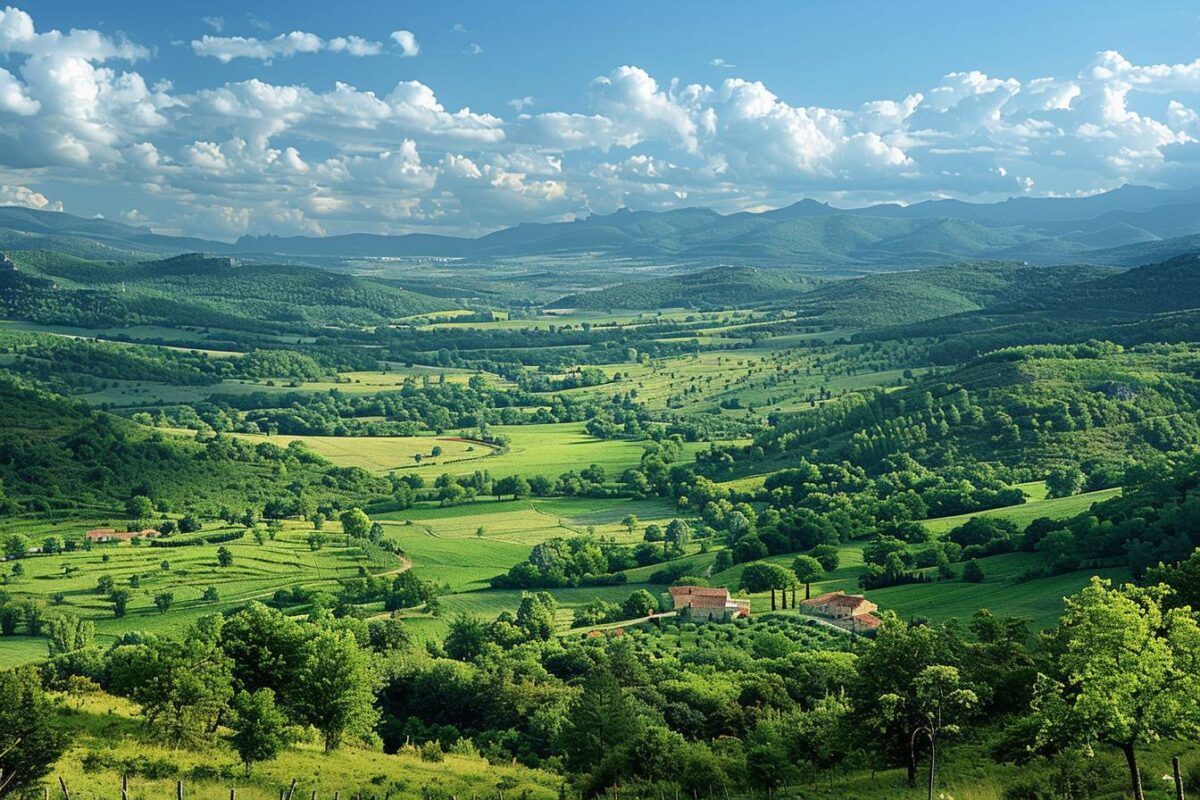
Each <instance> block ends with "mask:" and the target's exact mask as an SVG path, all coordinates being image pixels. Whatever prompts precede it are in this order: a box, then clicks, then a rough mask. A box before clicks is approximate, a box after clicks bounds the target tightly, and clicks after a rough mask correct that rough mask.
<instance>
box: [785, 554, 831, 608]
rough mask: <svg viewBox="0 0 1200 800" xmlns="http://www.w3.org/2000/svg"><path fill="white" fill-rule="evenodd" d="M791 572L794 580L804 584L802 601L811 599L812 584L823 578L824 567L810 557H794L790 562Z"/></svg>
mask: <svg viewBox="0 0 1200 800" xmlns="http://www.w3.org/2000/svg"><path fill="white" fill-rule="evenodd" d="M792 572H793V573H795V575H796V580H798V581H800V582H801V583H803V584H804V599H805V600H807V599H809V598H810V597H812V583H813V581H819V580H820V579H821V578H823V577H825V567H823V566H821V562H820V561H818V560H817V559H815V558H813V557H812V556H796V560H795V561H793V562H792Z"/></svg>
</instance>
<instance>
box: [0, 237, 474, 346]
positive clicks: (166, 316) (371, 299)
mask: <svg viewBox="0 0 1200 800" xmlns="http://www.w3.org/2000/svg"><path fill="white" fill-rule="evenodd" d="M13 264H14V265H15V268H14V269H9V270H6V271H4V272H3V274H0V282H3V283H2V285H3V287H4V292H3V296H2V297H0V303H3V308H4V310H5V313H6V314H8V315H9V316H12V317H16V318H19V319H27V320H31V321H34V322H43V323H58V324H68V325H77V326H80V327H89V328H90V327H105V326H114V325H129V324H159V323H167V324H171V325H180V324H182V325H211V326H214V327H228V328H232V329H235V330H239V329H251V330H253V329H259V330H263V329H269V328H271V327H272V326H273V327H277V328H281V329H285V330H288V329H292V330H295V329H300V330H307V329H310V328H319V327H322V326H329V325H338V326H341V325H377V324H380V323H387V322H389V321H392V320H395V319H399V318H401V317H405V316H409V315H412V314H421V313H426V312H431V311H439V310H445V309H449V308H454V307H455V304H454V303H452V302H450V301H447V300H444V299H438V298H433V297H429V296H426V295H420V294H417V293H414V292H410V291H407V290H405V289H401V288H399V287H396V286H393V285H390V284H387V283H384V282H381V281H377V280H372V279H367V278H359V277H354V276H348V275H339V274H334V273H330V272H327V271H323V270H319V269H315V268H311V267H299V266H274V265H260V264H241V263H238V262H236V261H234V260H232V259H229V258H209V257H203V256H198V255H185V256H176V257H174V258H169V259H165V260H161V261H147V262H140V263H135V264H126V263H116V262H98V261H90V260H85V259H74V258H60V257H58V256H54V255H50V254H47V253H36V252H35V253H18V254H15V256H14V258H13Z"/></svg>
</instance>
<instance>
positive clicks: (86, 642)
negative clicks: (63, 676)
mask: <svg viewBox="0 0 1200 800" xmlns="http://www.w3.org/2000/svg"><path fill="white" fill-rule="evenodd" d="M47 628H48V630H47V634H48V637H49V641H48V642H47V643H46V646H47V647H48V648H49V651H50V655H51V657H53V656H57V655H62V654H63V653H70V652H73V651H75V650H80V649H82V648H84V647H90V646H91V645H92V643H93V642H95V640H96V623H94V622H92V621H91V620H88V619H83V618H82V617H80V616H79V615H78V614H72V613H63V614H57V615H55V616H53V617H51V618H50V622H49V624H48V626H47Z"/></svg>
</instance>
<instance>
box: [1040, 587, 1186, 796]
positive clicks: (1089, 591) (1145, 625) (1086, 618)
mask: <svg viewBox="0 0 1200 800" xmlns="http://www.w3.org/2000/svg"><path fill="white" fill-rule="evenodd" d="M1168 592H1169V589H1168V588H1167V587H1165V586H1152V587H1145V588H1140V587H1136V586H1132V585H1128V584H1127V585H1125V586H1121V587H1114V586H1113V585H1112V582H1111V581H1107V580H1102V579H1100V578H1098V577H1094V578H1092V582H1091V585H1090V586H1088V587H1086V588H1085V589H1084V590H1083V591H1081V592H1080V593H1079V594H1077V595H1074V596H1073V597H1069V598H1067V601H1066V606H1067V608H1066V613H1064V614H1063V616H1062V618H1061V619H1060V621H1059V627H1058V631H1057V638H1058V642H1057V644H1058V648H1057V652H1058V656H1057V658H1056V661H1055V664H1054V671H1053V674H1051V675H1040V676H1038V681H1037V685H1036V686H1035V688H1034V709H1035V718H1036V719H1037V721H1038V723H1039V727H1040V738H1041V741H1042V742H1044V743H1053V744H1080V745H1085V746H1086V745H1094V744H1104V745H1108V746H1110V747H1114V748H1116V749H1117V750H1119V751H1120V752H1121V753H1122V754H1123V755H1124V756H1125V762H1126V764H1127V766H1128V768H1129V783H1130V788H1131V790H1132V794H1133V797H1134V798H1136V800H1144V798H1145V792H1144V790H1143V788H1142V777H1141V770H1140V767H1139V765H1138V758H1137V748H1138V746H1139V745H1143V744H1145V743H1147V742H1152V741H1155V740H1157V739H1162V738H1178V739H1184V740H1188V739H1193V740H1194V739H1195V738H1197V737H1198V736H1200V624H1197V618H1196V614H1195V613H1194V612H1193V611H1191V609H1188V608H1170V609H1168V608H1166V607H1165V606H1166V598H1167V594H1168Z"/></svg>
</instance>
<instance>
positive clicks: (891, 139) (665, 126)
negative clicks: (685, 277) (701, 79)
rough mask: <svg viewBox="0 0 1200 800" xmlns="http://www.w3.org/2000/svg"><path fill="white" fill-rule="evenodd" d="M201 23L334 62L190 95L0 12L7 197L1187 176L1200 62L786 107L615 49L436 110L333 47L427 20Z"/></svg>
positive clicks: (764, 193) (408, 227) (324, 229)
mask: <svg viewBox="0 0 1200 800" xmlns="http://www.w3.org/2000/svg"><path fill="white" fill-rule="evenodd" d="M196 22H197V27H198V29H199V28H200V27H203V28H205V29H207V31H208V32H207V33H203V34H202V35H200V34H199V33H198V35H197V36H195V38H194V39H192V40H190V41H188V42H185V43H180V45H181V46H184V47H186V48H188V49H189V50H190V51H191V55H192V57H194V58H196V59H201V60H205V61H208V63H209V64H214V63H215V64H216V65H227V64H229V63H230V62H233V61H238V62H239V63H242V64H251V65H253V64H255V63H261V64H262V66H264V67H266V66H267V65H269V64H270V63H271V62H272V61H273V60H274V59H307V58H319V59H328V63H327V64H326V65H325V68H324V72H325V73H326V74H328V75H329V76H330V77H329V79H328V83H327V85H320V86H309V85H303V84H300V83H285V82H279V83H275V82H272V81H270V80H268V79H266V78H261V77H251V78H244V79H240V80H228V81H223V80H222V79H221V77H220V74H221V71H222V70H221V69H220V68H217V69H212V70H207V71H205V75H206V76H209V77H211V81H210V83H208V84H207V85H205V86H203V87H202V88H196V89H193V90H190V91H180V90H177V89H176V88H175V86H174V85H173V84H172V83H171V82H170V81H169V80H164V79H159V80H155V81H149V80H147V79H146V78H145V77H143V75H142V74H141V72H140V71H139V70H142V69H144V67H143V65H144V64H148V63H152V62H153V61H154V59H155V58H156V57H158V55H157V53H156V50H155V49H154V48H151V47H147V46H145V45H143V44H140V43H138V42H134V41H130V40H127V39H124V38H121V37H114V36H111V35H109V34H107V33H104V32H101V31H99V30H94V29H87V28H80V29H72V30H70V31H69V32H67V33H63V32H61V31H58V30H52V29H51V30H44V29H40V28H39V27H38V25H37V22H36V20H35V19H34V18H33V17H32V16H31V15H30V14H29V13H27V12H26V11H24V10H21V9H19V8H13V7H9V8H5V9H4V10H3V11H2V12H0V53H3V54H4V55H5V56H6V58H7V62H6V67H5V68H0V204H4V205H14V204H15V205H24V206H29V207H32V208H42V209H59V210H61V209H63V208H64V205H65V210H67V211H76V209H74V208H72V207H71V205H70V204H69V203H66V204H64V203H63V202H61V201H60V199H59V198H58V197H56V195H55V191H54V190H55V187H72V188H73V189H75V190H79V189H81V188H82V189H87V188H89V187H90V188H91V189H94V191H95V193H96V196H97V197H98V198H100V199H98V200H97V201H96V202H97V204H98V205H99V206H100V207H101V208H100V210H101V212H102V213H103V214H104V215H105V216H108V217H110V218H114V219H125V220H128V221H132V222H137V223H139V224H150V225H152V226H154V227H155V229H156V230H160V231H163V232H179V233H186V234H194V235H205V236H215V237H220V238H232V237H236V236H239V235H241V234H245V233H276V234H297V233H304V234H317V235H320V234H326V233H344V232H349V231H375V232H407V231H416V230H422V231H430V232H445V233H452V234H472V233H480V232H483V231H486V230H491V229H493V228H495V227H498V226H502V225H511V224H515V223H517V222H521V221H553V220H563V219H571V218H574V217H580V216H586V215H587V214H590V213H594V212H608V211H612V210H614V209H616V208H618V207H621V206H629V207H631V208H638V209H656V210H661V209H668V208H673V207H682V206H695V205H705V206H711V207H713V208H717V209H719V210H723V211H732V210H740V209H752V208H757V207H765V206H777V205H782V204H785V203H787V202H791V201H793V200H795V199H798V198H799V197H801V196H807V197H816V198H819V199H826V200H832V201H840V202H842V203H847V204H861V203H865V202H872V201H885V200H900V201H911V200H919V199H927V198H935V197H950V196H952V197H961V198H965V199H972V198H976V199H985V200H990V199H997V198H1000V197H1006V196H1011V195H1014V194H1022V193H1025V194H1031V195H1038V196H1040V195H1056V194H1057V195H1067V194H1076V193H1090V192H1095V191H1100V190H1104V189H1108V188H1113V187H1115V186H1118V185H1120V184H1121V183H1124V182H1143V183H1151V184H1157V185H1169V186H1190V185H1193V184H1195V183H1197V182H1200V178H1198V175H1197V165H1200V112H1198V111H1197V110H1196V109H1197V108H1200V59H1198V60H1196V61H1193V62H1191V63H1179V64H1136V63H1132V62H1131V61H1130V60H1128V59H1127V58H1125V57H1124V56H1122V55H1121V53H1119V52H1116V51H1106V52H1101V53H1098V54H1097V55H1096V56H1095V58H1094V60H1093V61H1092V62H1091V63H1090V64H1086V65H1082V67H1081V69H1080V70H1079V71H1078V72H1077V73H1075V74H1073V75H1067V76H1061V77H1028V76H1025V77H1021V78H1014V77H1004V78H1000V77H993V76H990V75H986V74H984V73H982V72H978V71H955V72H950V73H948V74H946V75H945V77H944V78H942V80H941V81H940V82H939V83H937V85H934V86H927V87H914V90H913V91H912V92H911V93H909V94H907V95H906V96H904V97H893V98H887V99H880V100H875V101H872V102H867V103H864V104H861V105H859V106H857V107H855V108H847V109H841V108H827V107H820V106H806V105H801V104H797V103H795V102H793V101H789V100H785V99H783V98H781V97H779V96H777V95H775V94H774V93H773V92H772V91H771V90H770V88H769V87H768V86H766V85H764V83H762V82H760V81H755V80H749V79H745V78H741V77H736V74H737V73H736V67H735V65H732V64H729V63H728V62H727V61H725V60H724V59H722V58H713V59H712V60H711V61H708V62H707V63H709V64H715V65H717V66H719V67H720V68H721V69H722V70H724V71H725V72H726V73H727V74H728V77H725V78H724V79H723V80H721V81H719V82H717V83H714V84H712V85H710V84H707V83H696V82H692V83H689V82H686V81H684V80H681V79H676V78H670V79H666V78H662V77H660V76H655V75H651V74H650V73H649V72H648V71H647V70H645V69H642V68H641V67H638V66H634V65H617V66H615V67H614V68H612V69H611V70H610V71H608V72H607V73H606V74H602V75H598V76H596V77H595V78H594V79H593V80H592V81H591V82H590V83H589V84H587V85H586V86H580V87H579V105H578V107H577V108H573V109H565V110H552V109H549V108H543V107H542V104H541V103H537V104H536V105H535V102H534V99H533V98H532V97H528V96H526V97H522V98H518V99H516V100H513V101H510V106H511V111H510V112H506V114H507V116H500V115H498V114H492V113H483V112H478V111H473V110H472V109H471V108H469V107H465V106H464V107H462V108H459V109H453V108H447V107H445V106H444V105H443V103H442V102H441V101H439V99H438V96H437V93H436V91H435V88H434V87H431V86H428V85H426V84H424V83H421V82H419V81H416V80H399V81H397V82H396V83H395V84H394V85H391V87H390V88H389V89H388V90H387V91H384V92H376V91H371V90H365V89H359V88H357V87H356V86H354V85H352V84H351V83H349V82H346V81H342V80H338V79H337V74H338V64H339V61H338V59H344V58H347V57H350V58H354V59H368V58H385V57H387V56H389V55H390V56H393V57H396V58H406V59H411V58H418V59H419V58H421V57H422V56H421V53H422V50H421V45H420V42H419V34H420V31H415V32H413V31H409V30H396V31H393V32H392V33H391V34H390V35H389V36H387V37H386V39H385V40H384V41H376V40H375V39H372V38H370V37H365V36H358V35H355V34H352V33H349V32H347V33H345V34H344V35H341V36H337V37H332V38H322V37H320V36H317V35H316V34H313V33H307V32H304V31H292V32H288V33H281V34H278V35H276V36H269V35H265V36H262V37H243V36H225V35H223V34H222V31H223V28H224V24H225V23H224V20H223V19H221V18H219V17H217V18H214V17H209V18H204V20H203V22H202V21H201V20H200V19H197V21H196ZM378 38H380V39H384V37H383V36H379V37H378ZM475 47H478V46H477V45H476V46H475ZM478 52H479V53H482V52H483V49H482V48H478ZM213 60H215V62H214V61H213ZM394 63H395V62H393V64H394ZM535 109H536V110H535ZM104 198H108V199H107V200H106V199H104ZM106 202H110V203H112V205H111V206H105V205H104V203H106Z"/></svg>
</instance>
